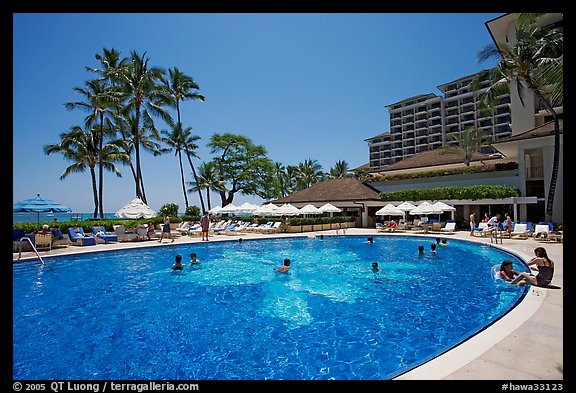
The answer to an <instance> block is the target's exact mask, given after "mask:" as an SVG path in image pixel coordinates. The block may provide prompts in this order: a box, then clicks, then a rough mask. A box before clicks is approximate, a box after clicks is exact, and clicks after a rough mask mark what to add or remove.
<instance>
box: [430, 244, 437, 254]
mask: <svg viewBox="0 0 576 393" xmlns="http://www.w3.org/2000/svg"><path fill="white" fill-rule="evenodd" d="M430 250H431V251H432V252H433V253H434V254H436V243H432V244H430Z"/></svg>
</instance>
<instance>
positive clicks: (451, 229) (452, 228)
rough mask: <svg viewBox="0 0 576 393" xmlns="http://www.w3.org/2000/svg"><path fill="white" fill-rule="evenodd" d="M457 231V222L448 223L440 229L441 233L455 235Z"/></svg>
mask: <svg viewBox="0 0 576 393" xmlns="http://www.w3.org/2000/svg"><path fill="white" fill-rule="evenodd" d="M455 230H456V223H455V222H447V223H446V225H444V228H440V232H448V233H454V231H455Z"/></svg>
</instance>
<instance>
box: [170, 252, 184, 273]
mask: <svg viewBox="0 0 576 393" xmlns="http://www.w3.org/2000/svg"><path fill="white" fill-rule="evenodd" d="M172 269H173V270H182V269H184V265H182V255H180V254H178V255H176V263H175V264H174V265H172Z"/></svg>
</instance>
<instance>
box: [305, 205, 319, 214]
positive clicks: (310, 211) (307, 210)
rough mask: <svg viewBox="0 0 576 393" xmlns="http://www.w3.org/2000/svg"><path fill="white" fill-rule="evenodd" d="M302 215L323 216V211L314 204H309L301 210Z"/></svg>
mask: <svg viewBox="0 0 576 393" xmlns="http://www.w3.org/2000/svg"><path fill="white" fill-rule="evenodd" d="M300 213H301V214H322V213H323V211H322V210H320V209H318V208H317V207H316V206H314V205H312V204H308V205H306V206H304V207H302V208H300Z"/></svg>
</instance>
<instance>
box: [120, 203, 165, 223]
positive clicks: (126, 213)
mask: <svg viewBox="0 0 576 393" xmlns="http://www.w3.org/2000/svg"><path fill="white" fill-rule="evenodd" d="M114 215H115V216H116V217H118V218H129V219H132V220H135V219H138V218H152V217H156V212H155V211H154V210H152V208H150V206H148V205H147V204H145V203H144V202H143V201H142V199H140V198H134V199H132V200H131V201H130V202H128V203H127V204H126V205H124V206H123V207H122V208H121V209H120V210H118V211H117V212H116V213H115V214H114Z"/></svg>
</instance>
